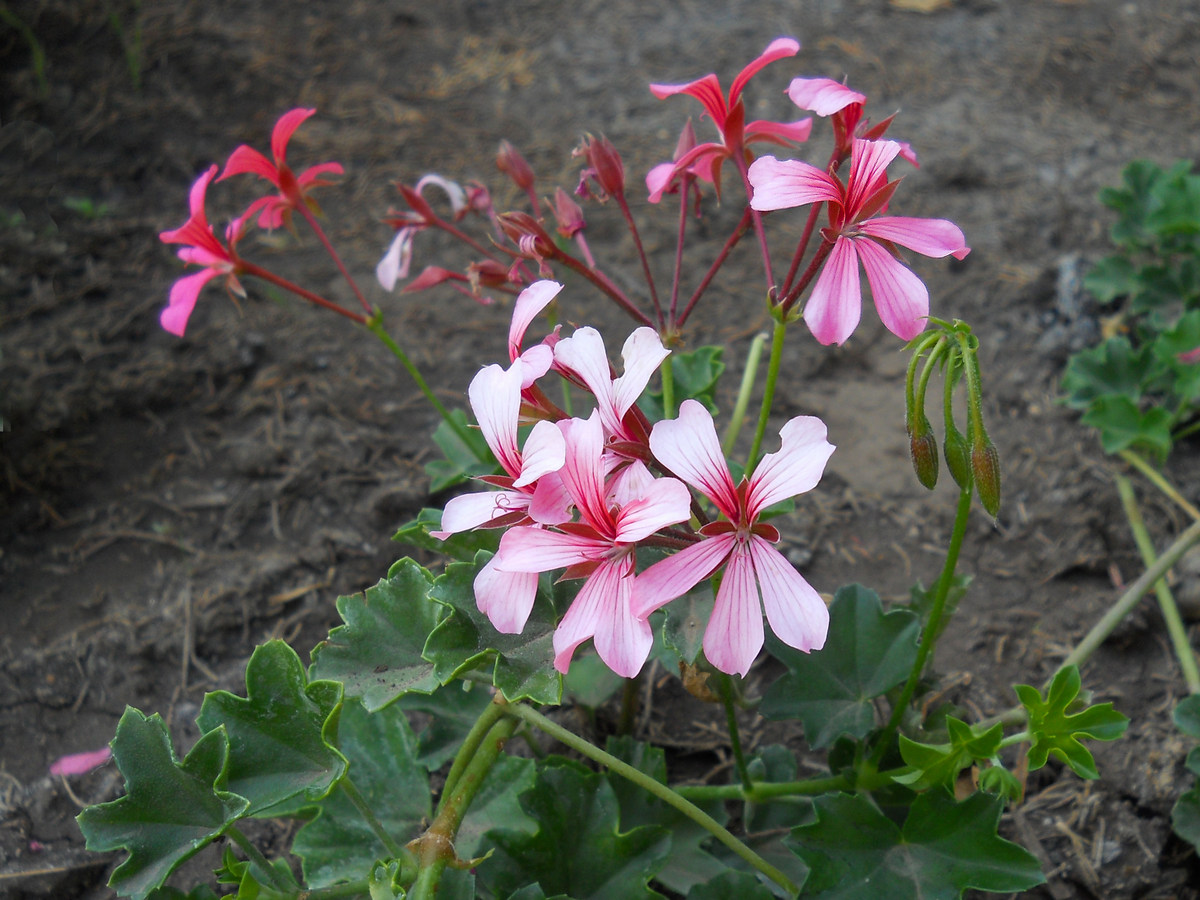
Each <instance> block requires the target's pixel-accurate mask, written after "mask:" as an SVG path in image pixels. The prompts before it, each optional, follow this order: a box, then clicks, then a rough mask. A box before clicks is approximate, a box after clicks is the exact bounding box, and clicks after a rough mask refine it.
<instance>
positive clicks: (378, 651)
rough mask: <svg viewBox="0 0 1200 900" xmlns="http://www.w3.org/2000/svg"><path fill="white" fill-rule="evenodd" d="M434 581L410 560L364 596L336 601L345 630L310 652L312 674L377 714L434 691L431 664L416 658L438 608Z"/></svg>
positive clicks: (341, 628) (437, 616)
mask: <svg viewBox="0 0 1200 900" xmlns="http://www.w3.org/2000/svg"><path fill="white" fill-rule="evenodd" d="M432 587H433V579H432V577H431V576H430V574H429V572H428V571H426V570H425V569H423V568H422V567H421V566H419V565H417V564H416V563H415V562H413V561H412V560H411V559H402V560H400V561H399V562H398V563H396V564H395V565H394V566H392V569H391V571H390V572H388V577H387V580H386V581H381V582H379V583H378V584H377V585H375V586H374V587H373V588H369V589H368V590H367V591H366V593H365V594H355V595H354V596H352V597H339V598H338V601H337V609H338V613H339V614H340V615H341V617H342V621H344V622H345V623H346V624H345V625H339V626H338V627H337V628H335V629H333V631H331V632H329V637H328V638H327V639H326V640H325V641H323V642H322V643H320V644H318V645H317V646H316V647H315V648H314V649H313V654H312V656H313V664H312V675H313V677H314V678H327V679H330V680H332V681H340V682H342V683H343V684H344V685H345V688H346V694H347V696H350V697H358V698H360V699H361V700H362V702H363V705H364V706H366V707H367V709H369V710H376V709H382V708H383V707H384V706H387V705H388V704H389V703H391V702H392V701H394V700H395V699H396V698H397V697H400V696H402V695H404V694H406V693H409V692H410V691H416V692H418V693H422V694H428V693H429V692H430V691H432V690H433V689H434V688H436V687H437V686H438V683H439V682H438V679H437V676H436V675H435V674H434V671H433V663H431V662H429V661H428V660H426V659H425V658H424V657H422V656H421V651H422V650H423V649H424V647H425V641H426V640H427V639H428V637H429V634H430V632H432V631H433V629H434V628H435V627H436V626H437V624H438V622H439V621H440V620H441V617H442V614H443V609H442V606H441V605H440V604H439V603H437V602H435V601H433V600H431V599H430V598H429V591H430V589H431V588H432Z"/></svg>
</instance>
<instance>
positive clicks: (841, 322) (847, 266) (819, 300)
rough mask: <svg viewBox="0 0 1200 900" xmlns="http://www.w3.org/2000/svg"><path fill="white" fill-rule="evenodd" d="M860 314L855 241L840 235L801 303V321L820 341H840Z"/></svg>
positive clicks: (852, 328) (855, 324)
mask: <svg viewBox="0 0 1200 900" xmlns="http://www.w3.org/2000/svg"><path fill="white" fill-rule="evenodd" d="M864 243H865V242H864ZM861 317H862V282H861V280H860V278H859V274H858V253H857V251H856V250H855V242H854V241H852V240H850V239H849V238H845V237H839V238H838V239H837V241H836V242H835V243H834V245H833V250H832V252H831V253H830V254H829V257H828V259H826V260H825V265H824V267H823V268H822V269H821V274H820V275H819V276H817V283H816V284H815V285H813V290H812V294H810V295H809V298H808V303H806V304H805V306H804V321H805V322H806V323H807V324H808V329H809V331H811V332H812V333H813V337H815V338H816V339H817V340H818V341H820V342H821V343H822V344H843V343H845V342H846V338H848V337H850V335H852V334H853V333H854V329H855V328H857V327H858V321H859V319H860V318H861Z"/></svg>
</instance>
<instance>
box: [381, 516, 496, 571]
mask: <svg viewBox="0 0 1200 900" xmlns="http://www.w3.org/2000/svg"><path fill="white" fill-rule="evenodd" d="M441 527H442V511H441V510H440V509H430V508H429V507H426V508H425V509H423V510H421V512H420V513H418V514H417V517H416V518H415V519H413V520H412V521H411V522H406V523H405V524H403V525H401V526H400V530H399V531H397V532H396V533H395V534H393V535H392V540H393V541H395V542H396V543H398V544H405V545H407V546H409V547H420V548H421V549H422V550H429V551H431V552H433V553H444V554H445V555H446V556H449V557H450V558H451V559H457V560H458V561H459V562H470V561H471V560H473V559H474V558H475V554H476V553H478V552H479V551H480V550H487V551H488V552H490V553H495V552H496V548H497V547H498V546H499V545H500V535H502V534H503V533H504V529H502V528H476V529H475V530H473V531H464V532H462V533H460V534H452V535H450V537H448V538H446V540H444V541H440V540H438V539H437V538H435V537H434V536H433V535H431V534H430V533H429V532H431V531H437V530H439V529H440V528H441Z"/></svg>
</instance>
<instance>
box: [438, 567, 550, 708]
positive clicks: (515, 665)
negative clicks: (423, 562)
mask: <svg viewBox="0 0 1200 900" xmlns="http://www.w3.org/2000/svg"><path fill="white" fill-rule="evenodd" d="M490 558H491V554H488V553H485V552H483V551H481V552H480V553H479V555H478V556H476V558H475V562H474V563H451V564H450V565H449V566H447V567H446V571H445V572H444V573H443V574H442V575H441V576H439V577H438V579H437V580H436V581H435V582H434V583H433V589H432V591H431V592H430V596H431V597H433V598H434V599H435V600H437V601H438V602H440V603H443V604H445V605H446V606H447V607H449V608H450V609H452V610H453V611H454V612H453V613H452V615H450V616H449V617H448V618H446V619H444V620H443V621H442V622H441V624H439V625H438V626H437V628H435V629H434V631H433V633H432V634H430V635H429V642H428V643H427V644H426V645H425V656H426V658H427V659H429V660H430V661H431V662H432V663H433V666H434V675H435V676H436V677H437V679H438V680H439V681H441V682H443V683H444V682H447V681H449V680H450V679H451V678H454V677H455V676H457V675H459V674H461V673H462V672H465V671H468V670H470V669H475V668H480V667H483V666H486V665H488V664H489V663H491V664H492V683H493V684H495V686H496V687H497V688H499V689H500V690H501V691H502V692H503V694H504V696H505V697H506V698H507V699H509V700H521V699H529V700H532V701H534V702H535V703H548V704H557V703H558V702H559V701H560V700H561V699H562V676H561V675H560V674H559V673H558V672H557V671H556V670H555V668H554V628H555V616H554V607H553V605H552V604H551V602H550V600H549V598H548V597H547V596H546V594H545V592H544V591H543V590H541V589H539V591H538V596H537V599H536V600H535V601H534V604H533V612H532V613H531V614H530V616H529V620H528V621H527V622H526V623H525V627H524V629H522V631H521V633H520V634H501V633H500V632H498V631H497V630H496V629H495V628H493V627H492V623H491V622H489V621H488V617H487V616H486V615H484V614H483V613H482V612H480V611H479V606H478V605H477V604H476V602H475V587H474V583H475V576H476V575H477V574H478V572H479V570H480V569H482V568H483V566H484V564H486V563H487V561H488V560H489V559H490ZM493 660H494V663H493V662H492V661H493Z"/></svg>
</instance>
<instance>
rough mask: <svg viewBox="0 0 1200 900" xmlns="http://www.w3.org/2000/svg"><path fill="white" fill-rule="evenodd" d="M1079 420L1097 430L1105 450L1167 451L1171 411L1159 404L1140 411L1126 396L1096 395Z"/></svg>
mask: <svg viewBox="0 0 1200 900" xmlns="http://www.w3.org/2000/svg"><path fill="white" fill-rule="evenodd" d="M1083 423H1084V424H1085V425H1091V426H1092V427H1093V428H1097V429H1099V430H1100V446H1102V447H1103V448H1104V452H1105V453H1119V452H1120V451H1122V450H1124V449H1126V448H1127V447H1133V446H1141V447H1146V448H1149V449H1150V450H1151V451H1153V452H1154V453H1155V454H1156V455H1158V456H1159V457H1160V458H1161V457H1165V456H1166V455H1167V454H1168V453H1170V452H1171V446H1172V444H1173V443H1174V442H1173V441H1172V439H1171V414H1170V413H1169V412H1167V411H1166V410H1165V409H1163V408H1162V407H1161V406H1153V407H1151V408H1150V409H1148V410H1146V411H1145V412H1143V411H1142V410H1140V409H1138V407H1137V405H1136V404H1135V403H1134V402H1133V401H1132V400H1130V399H1129V398H1128V397H1098V398H1097V399H1096V400H1094V401H1092V405H1091V406H1090V407H1088V411H1087V412H1086V413H1085V414H1084V416H1083Z"/></svg>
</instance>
